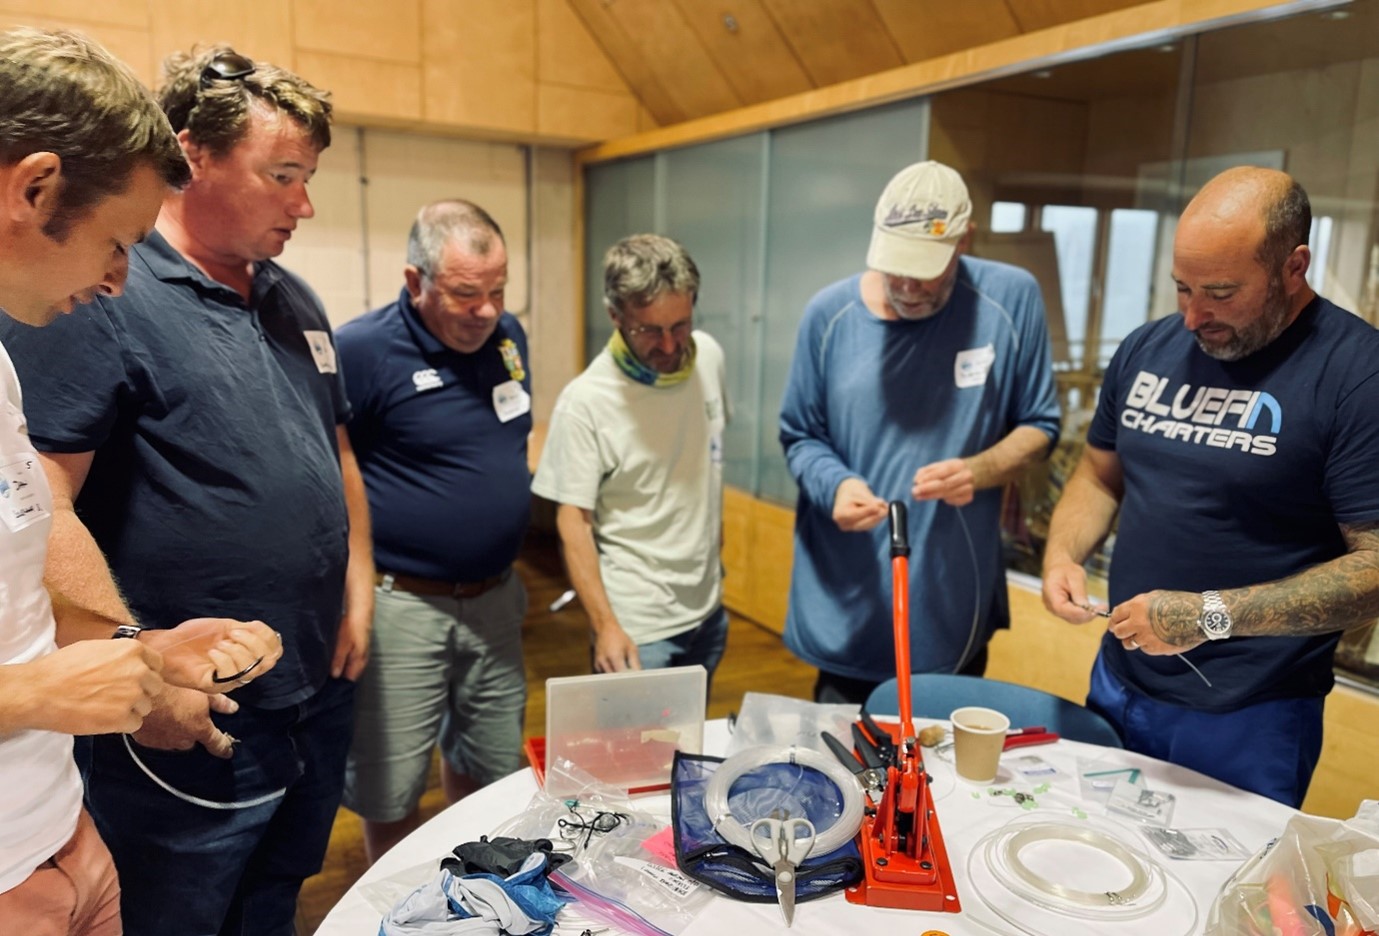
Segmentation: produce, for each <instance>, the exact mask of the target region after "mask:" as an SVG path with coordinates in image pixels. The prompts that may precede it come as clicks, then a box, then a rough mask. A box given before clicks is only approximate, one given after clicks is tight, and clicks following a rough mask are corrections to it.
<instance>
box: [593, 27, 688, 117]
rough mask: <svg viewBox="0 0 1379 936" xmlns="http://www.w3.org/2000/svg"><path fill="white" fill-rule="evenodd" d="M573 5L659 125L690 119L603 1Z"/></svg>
mask: <svg viewBox="0 0 1379 936" xmlns="http://www.w3.org/2000/svg"><path fill="white" fill-rule="evenodd" d="M569 3H570V7H571V9H573V10H574V11H575V13H576V14H577V15H578V16H579V18H580V19H581V20H582V21H583V22H584V25H585V26H586V27H587V28H588V30H589V34H590V35H592V36H593V37H594V39H595V41H596V42H598V44H599V45H600V46H601V47H602V48H603V50H604V52H606V53H607V54H608V57H609V59H610V60H611V61H612V62H613V63H614V64H615V65H616V66H617V68H618V71H619V72H621V73H622V76H623V78H625V79H626V80H627V83H628V84H629V85H630V86H631V87H632V88H633V90H635V91H636V93H637V97H639V98H640V99H641V101H642V103H643V104H645V105H646V107H647V108H648V109H649V110H650V111H651V113H652V114H653V115H655V117H656V120H657V122H658V123H662V124H669V123H678V122H680V121H682V120H686V119H688V115H687V114H686V113H685V112H684V111H683V110H682V109H681V108H680V105H679V104H677V103H676V101H675V99H674V98H672V97H671V96H670V92H669V91H667V90H666V88H665V86H664V85H662V84H661V79H660V77H659V76H658V75H657V74H656V72H655V71H653V69H652V67H651V63H650V62H649V61H648V60H647V58H646V57H645V56H644V55H643V54H642V51H641V48H640V47H639V45H638V43H637V42H636V41H634V40H633V38H632V37H631V36H629V35H627V34H626V33H624V32H623V29H622V26H621V25H620V24H619V23H618V21H617V19H615V18H614V16H613V14H612V11H610V10H609V9H608V6H607V5H606V4H605V3H603V2H602V0H569Z"/></svg>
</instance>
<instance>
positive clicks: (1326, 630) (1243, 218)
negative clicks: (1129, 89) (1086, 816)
mask: <svg viewBox="0 0 1379 936" xmlns="http://www.w3.org/2000/svg"><path fill="white" fill-rule="evenodd" d="M1310 225H1311V209H1310V206H1309V204H1308V200H1307V195H1306V193H1305V192H1304V191H1303V190H1302V188H1301V186H1299V185H1298V184H1297V183H1296V182H1295V181H1294V180H1293V179H1292V178H1290V177H1289V176H1287V175H1286V174H1284V173H1282V172H1277V171H1272V170H1264V169H1255V168H1237V169H1232V170H1229V171H1227V172H1225V173H1222V174H1221V175H1219V176H1217V177H1216V178H1215V179H1213V180H1212V181H1210V182H1209V183H1207V185H1206V186H1205V187H1204V188H1203V189H1202V191H1201V192H1200V193H1199V194H1198V195H1197V197H1196V198H1194V199H1193V200H1192V202H1191V203H1190V204H1189V205H1188V207H1187V209H1186V210H1185V211H1184V212H1183V216H1182V218H1181V220H1180V221H1179V224H1178V230H1177V234H1176V237H1175V240H1174V253H1173V278H1174V281H1175V283H1176V285H1177V290H1178V306H1179V311H1180V313H1181V318H1180V319H1175V318H1169V319H1163V320H1159V321H1155V322H1151V323H1149V324H1147V325H1145V326H1143V327H1141V328H1139V329H1137V330H1136V331H1135V332H1134V333H1133V334H1131V335H1130V336H1129V337H1128V338H1126V340H1125V341H1124V342H1123V343H1122V345H1121V346H1120V348H1119V349H1118V350H1117V352H1116V355H1115V357H1114V358H1113V359H1112V361H1111V364H1110V366H1109V367H1108V368H1107V372H1106V377H1105V381H1104V383H1103V386H1102V393H1101V397H1100V400H1099V402H1098V407H1097V413H1096V417H1095V420H1094V421H1093V424H1092V426H1091V429H1090V430H1089V432H1088V437H1087V448H1086V450H1085V452H1084V454H1083V457H1082V461H1081V463H1080V464H1079V465H1078V468H1077V471H1076V472H1075V473H1074V475H1073V477H1072V478H1071V479H1070V481H1069V482H1068V485H1067V486H1066V488H1065V490H1064V492H1063V497H1062V500H1061V501H1060V502H1059V504H1058V507H1057V509H1056V510H1055V511H1054V515H1053V520H1052V523H1051V527H1050V531H1049V541H1048V545H1047V547H1046V550H1045V558H1044V602H1045V604H1046V605H1047V606H1048V608H1049V610H1051V611H1052V612H1054V613H1055V614H1057V615H1059V616H1060V617H1062V618H1064V619H1065V620H1068V621H1071V622H1073V623H1085V622H1088V621H1091V620H1094V619H1095V617H1096V613H1095V608H1094V607H1093V606H1092V605H1091V603H1090V602H1089V601H1088V597H1087V590H1086V576H1085V573H1084V571H1083V568H1082V562H1083V561H1085V560H1086V558H1087V556H1088V555H1089V554H1090V552H1091V551H1092V549H1093V548H1095V546H1096V544H1097V543H1098V542H1099V541H1100V540H1101V539H1103V538H1104V537H1105V536H1106V534H1107V533H1108V532H1109V531H1110V529H1111V526H1112V522H1113V521H1114V520H1115V518H1116V515H1117V513H1119V516H1120V524H1119V528H1118V531H1117V537H1116V548H1115V554H1114V556H1113V557H1112V565H1111V574H1110V598H1111V605H1112V607H1111V610H1110V620H1109V628H1108V631H1107V634H1106V636H1105V638H1104V639H1103V641H1102V646H1101V652H1100V654H1099V656H1098V659H1097V663H1096V666H1095V667H1094V669H1093V672H1092V684H1091V692H1090V694H1089V697H1088V705H1089V706H1090V707H1091V708H1093V709H1095V710H1096V711H1098V712H1100V713H1101V714H1103V715H1104V716H1106V717H1107V718H1108V719H1110V720H1111V721H1112V723H1114V724H1115V725H1116V727H1117V729H1118V730H1119V731H1120V732H1121V735H1122V737H1123V738H1124V739H1125V742H1126V745H1127V746H1128V747H1129V748H1130V749H1132V750H1137V751H1140V752H1142V753H1146V754H1150V755H1152V756H1155V757H1159V758H1162V759H1165V760H1169V761H1172V762H1174V763H1177V764H1182V765H1184V766H1187V767H1191V768H1194V769H1196V770H1199V771H1201V772H1203V773H1206V774H1209V775H1211V776H1214V777H1217V778H1218V779H1221V780H1224V781H1226V782H1229V783H1232V784H1234V785H1236V786H1239V787H1243V788H1245V789H1249V790H1254V791H1255V792H1259V793H1262V794H1264V795H1266V796H1270V797H1272V798H1274V799H1277V800H1279V801H1281V802H1285V803H1289V804H1291V805H1293V806H1297V805H1299V804H1300V803H1301V802H1302V799H1303V797H1304V796H1305V794H1306V792H1307V786H1308V783H1309V781H1310V780H1311V776H1312V771H1313V770H1314V769H1315V767H1316V763H1317V758H1318V757H1319V756H1320V752H1321V717H1322V705H1323V701H1324V697H1325V696H1326V694H1327V693H1328V692H1329V691H1330V690H1331V686H1332V684H1333V677H1332V672H1331V663H1332V656H1333V654H1334V652H1335V648H1336V644H1337V642H1338V641H1339V637H1340V632H1341V631H1343V630H1345V629H1346V628H1349V627H1354V626H1357V625H1362V624H1367V623H1369V622H1370V621H1372V620H1373V619H1374V617H1375V615H1376V613H1379V483H1377V482H1376V481H1375V479H1374V471H1373V466H1374V465H1375V464H1379V420H1376V419H1375V418H1374V413H1375V412H1376V411H1379V332H1376V331H1375V329H1374V328H1373V327H1371V326H1370V325H1368V324H1367V323H1365V322H1364V321H1362V320H1360V319H1359V318H1357V317H1355V316H1354V315H1351V314H1350V313H1348V312H1346V311H1344V310H1342V309H1339V308H1337V307H1336V306H1334V305H1332V304H1331V303H1330V302H1327V301H1326V300H1325V299H1323V298H1321V297H1319V296H1317V295H1316V293H1314V292H1313V291H1312V289H1311V287H1310V286H1308V283H1307V279H1306V275H1307V270H1308V266H1309V264H1310V262H1311V252H1310V251H1309V249H1308V247H1307V237H1308V232H1309V229H1310Z"/></svg>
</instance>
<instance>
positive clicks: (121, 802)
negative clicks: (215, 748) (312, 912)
mask: <svg viewBox="0 0 1379 936" xmlns="http://www.w3.org/2000/svg"><path fill="white" fill-rule="evenodd" d="M213 718H214V719H215V721H216V724H217V725H219V726H220V728H221V729H222V730H224V731H226V732H228V733H229V734H230V735H232V736H233V737H235V738H236V739H238V743H236V745H235V753H234V756H233V757H231V758H230V759H229V760H220V759H218V758H215V757H212V756H211V755H209V754H207V753H206V751H205V749H203V748H201V747H200V746H198V747H196V748H194V749H193V750H190V751H158V750H153V749H150V748H143V747H139V746H138V745H137V744H136V745H133V747H134V751H135V752H136V754H137V755H138V757H139V759H140V760H141V761H142V762H143V763H144V764H145V765H146V766H147V767H148V768H149V770H151V771H152V772H153V773H154V774H155V775H156V776H158V777H159V778H160V779H162V780H163V781H164V782H166V783H167V784H169V785H170V786H172V787H174V788H176V789H178V790H181V791H182V792H184V793H187V794H190V795H191V796H194V797H199V798H201V799H204V800H207V801H211V802H220V803H242V802H248V801H251V800H254V799H256V798H259V797H262V796H267V795H271V794H273V793H275V792H276V791H278V790H282V789H285V790H286V792H285V793H283V794H282V795H281V796H276V797H274V798H272V799H269V800H268V801H267V802H264V803H262V804H260V805H256V806H251V807H249V808H244V809H214V808H209V807H207V806H204V805H196V804H193V803H188V802H185V801H183V800H182V799H179V798H178V797H176V796H174V795H173V794H171V793H169V792H167V791H166V790H164V789H162V788H161V787H159V786H158V785H156V784H155V783H154V782H153V781H152V780H150V779H149V778H148V776H147V775H146V774H145V773H144V772H143V771H142V770H141V769H140V768H139V766H138V765H137V764H135V763H134V760H133V758H131V757H130V754H129V751H128V750H127V749H126V748H125V740H124V738H123V736H121V735H107V736H102V737H98V738H95V739H94V742H93V744H92V761H91V771H90V776H89V778H88V781H87V792H86V801H87V808H88V809H89V810H90V812H91V815H92V817H93V818H94V819H95V820H96V825H97V827H98V828H99V829H100V833H101V837H102V838H104V839H105V842H106V844H107V845H108V846H109V847H110V852H111V854H113V855H114V857H115V867H116V869H117V870H118V871H119V872H120V885H121V891H122V896H121V912H122V914H123V916H124V925H125V934H126V936H251V934H252V936H292V934H293V930H294V926H293V918H294V916H295V914H296V908H297V892H298V891H299V890H300V888H301V885H302V881H304V880H305V879H306V878H308V877H310V876H311V875H313V874H315V873H317V872H318V871H320V870H321V862H322V860H323V859H324V857H325V852H326V844H327V842H328V841H329V839H330V829H331V825H332V823H334V821H335V811H336V808H337V807H338V806H339V803H340V791H341V788H342V786H343V784H344V775H345V755H346V753H347V752H348V751H349V746H350V737H351V733H352V722H353V719H354V684H353V683H352V682H349V681H347V680H343V679H333V680H329V681H328V682H327V683H326V685H325V686H324V687H322V689H321V690H320V691H319V692H317V693H316V694H315V695H314V696H312V697H310V698H308V699H306V700H305V701H303V702H299V703H297V704H296V705H291V706H288V707H287V708H283V709H253V708H250V707H249V706H247V705H246V706H244V707H243V708H241V709H240V710H239V711H238V712H236V713H235V714H234V715H214V716H213Z"/></svg>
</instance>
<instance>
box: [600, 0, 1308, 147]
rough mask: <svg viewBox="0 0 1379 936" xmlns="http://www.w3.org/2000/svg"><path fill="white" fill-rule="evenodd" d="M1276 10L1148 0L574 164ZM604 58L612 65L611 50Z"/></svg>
mask: <svg viewBox="0 0 1379 936" xmlns="http://www.w3.org/2000/svg"><path fill="white" fill-rule="evenodd" d="M572 2H574V3H575V4H576V5H577V6H581V7H582V6H583V5H586V4H592V5H595V6H597V5H598V0H572ZM777 2H784V0H777ZM1280 6H1281V5H1280V4H1279V3H1278V2H1276V0H1150V2H1146V3H1143V4H1141V5H1139V6H1135V7H1132V8H1130V9H1123V10H1118V11H1115V12H1112V13H1108V14H1105V15H1102V16H1097V17H1094V18H1092V19H1090V20H1082V21H1078V22H1074V23H1071V24H1067V25H1064V26H1060V27H1054V28H1052V29H1048V30H1045V31H1042V32H1039V33H1036V34H1033V35H1026V34H1021V35H1019V36H1013V37H1011V38H1009V39H1002V40H998V41H996V42H991V43H988V44H986V45H983V46H980V47H978V48H973V49H967V50H964V51H962V52H958V53H953V54H950V55H945V56H940V57H938V58H933V59H926V60H925V61H923V62H917V63H915V64H913V65H907V66H904V67H901V68H894V69H891V70H890V71H885V72H880V73H877V74H873V75H869V76H868V77H866V78H860V79H855V80H852V81H846V82H842V83H840V84H835V85H830V86H828V87H824V88H817V89H815V90H813V91H806V92H804V93H802V94H796V95H793V96H791V97H788V98H782V99H779V100H776V101H771V102H768V103H766V104H756V105H751V106H748V107H743V108H740V109H738V110H736V111H733V112H731V113H726V114H719V115H717V116H714V117H709V118H704V119H700V120H695V121H691V122H688V123H685V124H683V125H681V126H667V127H662V128H661V129H659V130H653V131H650V132H645V133H643V134H641V135H639V136H636V137H631V138H628V139H623V140H614V141H610V142H608V143H605V144H602V145H600V146H597V147H592V148H590V149H588V150H585V151H583V152H581V153H580V155H579V159H580V161H581V163H582V164H589V163H595V162H602V161H605V160H609V159H621V158H625V157H628V156H634V155H638V154H642V153H647V152H654V151H656V150H660V149H666V148H669V147H676V146H687V145H690V144H694V143H707V142H710V141H712V140H721V139H724V138H726V137H730V136H737V135H740V134H743V133H750V132H754V131H758V130H764V129H768V128H772V127H780V126H785V125H789V124H793V123H798V122H800V121H804V120H811V119H817V118H821V117H827V116H830V115H833V114H840V113H846V112H850V111H855V110H859V109H862V108H866V107H875V106H877V105H880V104H886V103H889V102H891V101H897V100H905V99H909V98H913V97H916V96H918V95H921V94H930V93H935V92H937V91H946V90H949V89H952V88H954V87H959V86H962V85H965V84H970V83H973V82H976V81H979V80H981V79H982V78H983V77H986V76H990V75H992V74H995V73H1002V72H1011V71H1013V70H1016V69H1021V68H1025V69H1027V68H1030V67H1032V65H1031V63H1048V64H1051V65H1057V64H1059V63H1062V62H1066V61H1070V60H1073V59H1076V58H1079V57H1082V56H1085V55H1086V54H1087V50H1089V49H1093V48H1096V47H1099V46H1104V45H1107V44H1110V43H1124V42H1126V40H1133V39H1136V38H1137V37H1143V36H1146V35H1154V36H1156V37H1161V38H1162V39H1163V40H1164V41H1170V40H1174V39H1177V38H1178V37H1180V36H1182V35H1187V34H1190V33H1193V32H1194V31H1196V30H1198V29H1201V28H1202V26H1203V25H1204V24H1212V25H1213V26H1220V25H1221V24H1223V23H1231V22H1232V21H1238V20H1246V19H1250V18H1253V17H1255V16H1257V15H1258V14H1259V13H1260V12H1261V11H1277V10H1278V9H1279V7H1280ZM586 21H587V17H586ZM596 34H597V31H596ZM606 47H607V46H606V45H605V48H606ZM610 54H613V57H614V58H615V60H619V59H618V56H617V55H616V54H615V53H612V52H611V50H610ZM629 80H630V82H631V84H632V85H633V87H634V88H636V89H638V91H640V90H641V85H640V84H639V83H638V82H637V81H635V80H632V79H631V76H629ZM653 111H654V109H653ZM657 116H658V117H659V116H660V115H659V114H658V115H657Z"/></svg>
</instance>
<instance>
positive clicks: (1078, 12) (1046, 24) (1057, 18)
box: [1006, 0, 1144, 32]
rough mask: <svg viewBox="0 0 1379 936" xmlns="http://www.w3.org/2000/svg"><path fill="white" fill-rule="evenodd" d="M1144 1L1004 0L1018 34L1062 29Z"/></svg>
mask: <svg viewBox="0 0 1379 936" xmlns="http://www.w3.org/2000/svg"><path fill="white" fill-rule="evenodd" d="M1143 2H1144V0H1006V6H1007V7H1008V8H1009V9H1010V15H1011V16H1013V17H1014V18H1015V22H1016V23H1018V24H1019V26H1020V31H1021V32H1034V31H1035V30H1039V29H1048V28H1050V27H1051V26H1061V25H1062V24H1064V23H1071V22H1072V21H1073V20H1079V19H1086V18H1087V17H1089V16H1100V15H1101V14H1103V13H1110V12H1112V11H1113V10H1123V9H1125V8H1126V7H1132V6H1135V5H1136V4H1139V3H1143Z"/></svg>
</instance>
